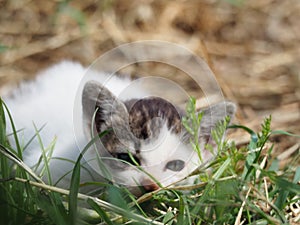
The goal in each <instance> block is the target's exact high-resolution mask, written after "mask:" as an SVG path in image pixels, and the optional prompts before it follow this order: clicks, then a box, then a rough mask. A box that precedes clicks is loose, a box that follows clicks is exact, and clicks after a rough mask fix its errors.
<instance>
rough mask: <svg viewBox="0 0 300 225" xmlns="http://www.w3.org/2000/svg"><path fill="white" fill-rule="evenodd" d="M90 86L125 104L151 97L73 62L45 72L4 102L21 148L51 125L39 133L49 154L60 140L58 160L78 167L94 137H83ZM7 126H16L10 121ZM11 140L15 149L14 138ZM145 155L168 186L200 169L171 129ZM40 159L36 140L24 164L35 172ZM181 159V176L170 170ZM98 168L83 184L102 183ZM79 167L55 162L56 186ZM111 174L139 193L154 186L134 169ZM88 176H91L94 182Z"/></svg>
mask: <svg viewBox="0 0 300 225" xmlns="http://www.w3.org/2000/svg"><path fill="white" fill-rule="evenodd" d="M89 80H95V81H97V82H99V83H102V84H104V85H105V87H106V88H107V89H109V90H110V91H111V92H112V93H113V94H114V95H115V96H117V97H118V98H119V99H121V100H126V99H131V98H141V97H145V96H147V92H146V91H144V90H141V88H140V86H139V83H138V81H131V80H130V79H128V78H120V77H117V76H110V75H109V74H105V73H101V72H96V71H93V70H91V69H89V70H87V69H85V68H84V67H82V66H81V65H80V64H78V63H74V62H69V61H65V62H62V63H60V64H57V65H54V66H52V67H50V68H49V69H47V70H45V71H43V72H41V73H40V74H39V75H38V76H37V79H36V80H34V81H31V82H27V83H22V84H21V86H20V88H18V89H16V90H15V91H14V92H13V93H11V94H10V95H6V96H3V98H4V101H5V103H6V104H7V105H8V107H9V109H10V111H11V114H12V116H13V120H14V123H15V125H16V127H17V129H21V130H20V131H19V132H18V136H19V138H20V139H21V140H22V141H21V145H22V146H25V145H26V144H27V141H29V140H30V139H31V138H32V137H33V136H34V135H35V134H36V129H35V127H34V125H35V126H36V128H37V129H39V128H41V127H42V126H43V125H45V124H46V126H45V127H44V128H43V129H42V131H40V133H39V134H40V136H41V139H42V143H43V146H44V148H47V147H48V146H49V145H50V144H51V142H52V141H53V140H54V138H56V144H55V148H54V153H53V157H60V158H67V159H68V160H71V161H73V162H75V161H76V159H77V157H78V155H79V152H80V151H81V150H82V149H83V148H84V146H85V145H86V144H87V143H88V141H89V140H88V139H87V137H88V136H89V135H86V134H84V131H83V130H84V129H83V124H82V104H81V96H82V92H83V86H84V84H85V83H86V82H87V81H89ZM7 124H8V125H10V122H9V120H8V119H7ZM8 129H9V132H11V131H12V129H11V127H10V126H9V128H8ZM75 134H76V135H75ZM10 140H11V143H12V145H14V140H13V138H10ZM132 147H133V146H132ZM202 147H203V146H202ZM140 151H141V159H142V160H143V161H142V168H143V169H144V170H145V171H146V172H147V173H150V174H152V175H153V176H154V177H155V178H156V180H158V181H160V183H161V184H162V185H163V186H166V185H170V184H172V183H173V182H175V181H178V180H180V179H182V178H184V177H185V176H187V175H188V174H189V173H191V172H192V171H193V170H195V169H196V168H197V166H198V165H199V159H198V157H197V154H196V153H195V152H194V151H193V150H192V148H191V146H190V145H189V144H184V143H182V142H181V141H180V138H179V137H178V136H176V135H175V134H172V133H171V132H170V131H169V130H168V128H167V126H166V125H165V126H164V127H163V129H162V130H161V132H160V135H159V138H158V140H156V141H155V142H151V143H148V142H146V141H145V142H142V146H141V149H140ZM40 155H41V146H40V143H39V141H38V138H35V139H34V141H33V142H32V143H31V144H30V145H29V146H28V148H27V149H26V150H25V151H24V161H25V163H27V164H28V165H29V166H33V165H35V164H36V163H37V161H38V159H39V157H40ZM210 158H211V155H209V154H208V155H207V156H205V161H207V160H208V159H210ZM176 159H180V160H183V161H185V162H186V164H185V167H184V169H183V170H181V171H180V172H176V171H171V170H169V169H166V167H165V165H166V163H167V162H168V161H171V160H176ZM95 162H96V161H94V162H90V163H91V166H90V165H87V164H85V165H84V166H85V167H86V169H87V170H89V171H86V170H84V169H83V170H82V174H81V181H82V182H84V181H90V180H92V179H96V180H97V181H100V180H102V178H101V177H100V176H99V175H98V174H97V173H95V172H94V171H93V169H92V168H91V167H93V168H95V167H97V165H96V164H95ZM93 163H94V164H93ZM73 166H74V164H73V163H72V162H68V161H63V160H59V159H53V160H51V163H50V170H51V175H52V179H53V181H54V182H56V181H58V180H59V178H60V177H62V176H63V175H65V174H66V173H67V172H70V171H72V169H73ZM109 169H110V172H111V174H112V175H113V177H114V181H116V182H120V183H122V184H124V185H125V186H127V187H129V188H130V189H131V190H132V191H133V192H135V193H137V192H138V191H137V190H138V189H137V188H136V187H132V186H135V185H139V184H144V183H145V181H146V180H149V176H148V175H146V174H145V173H143V172H141V171H139V170H138V169H137V168H136V167H134V166H132V167H131V168H129V169H116V168H115V169H113V168H109ZM88 172H91V175H92V176H93V178H92V177H91V176H90V173H88ZM69 182H70V176H66V177H65V178H64V179H63V180H61V182H60V183H59V185H60V186H62V187H66V188H67V187H68V186H69Z"/></svg>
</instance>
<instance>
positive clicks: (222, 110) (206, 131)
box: [199, 101, 236, 145]
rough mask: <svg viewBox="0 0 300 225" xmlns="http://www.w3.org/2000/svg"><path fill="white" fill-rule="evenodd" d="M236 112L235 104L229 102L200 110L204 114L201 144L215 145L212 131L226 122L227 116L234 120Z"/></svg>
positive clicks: (201, 126) (200, 132)
mask: <svg viewBox="0 0 300 225" xmlns="http://www.w3.org/2000/svg"><path fill="white" fill-rule="evenodd" d="M235 111H236V106H235V104H234V103H232V102H228V101H224V102H220V103H217V104H215V105H212V106H210V107H208V108H205V109H203V110H200V111H199V113H202V114H203V116H202V120H201V122H200V131H199V142H200V143H203V142H204V144H208V143H209V144H212V145H214V141H213V139H212V137H211V134H212V130H214V129H215V128H216V125H217V124H218V123H219V122H221V121H224V119H225V117H226V116H229V117H230V120H232V118H233V117H234V114H235Z"/></svg>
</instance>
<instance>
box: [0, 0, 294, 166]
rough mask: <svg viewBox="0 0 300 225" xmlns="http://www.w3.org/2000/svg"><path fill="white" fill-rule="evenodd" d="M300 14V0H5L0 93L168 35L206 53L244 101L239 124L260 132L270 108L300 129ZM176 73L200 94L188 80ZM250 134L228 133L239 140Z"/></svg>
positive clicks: (287, 143) (286, 126) (276, 124)
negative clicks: (69, 62) (70, 62)
mask: <svg viewBox="0 0 300 225" xmlns="http://www.w3.org/2000/svg"><path fill="white" fill-rule="evenodd" d="M229 2H232V3H229ZM299 21H300V2H299V1H298V0H287V1H281V0H251V1H246V0H245V1H242V0H236V1H233V0H232V1H229V0H227V1H226V0H221V1H216V0H202V1H195V0H190V1H158V0H152V1H150V0H144V1H129V0H124V1H113V0H105V1H94V0H85V1H79V0H74V1H54V0H53V1H38V0H30V1H28V0H26V1H12V0H6V1H5V0H2V1H0V52H1V53H0V85H1V86H2V91H4V90H5V89H4V88H3V85H4V84H6V85H5V87H8V86H10V85H11V84H14V83H16V82H19V81H20V80H23V79H29V78H32V77H33V76H34V74H35V73H36V72H37V71H38V70H40V69H42V68H45V67H46V66H48V65H50V64H52V63H55V62H58V61H60V60H62V59H66V58H67V59H74V60H78V61H80V62H82V63H83V64H85V65H88V64H90V63H91V62H92V61H93V60H94V59H96V58H97V57H98V56H100V55H101V54H103V53H104V52H106V51H108V50H110V49H111V48H113V47H115V46H118V45H119V44H122V43H127V42H132V41H138V40H153V39H154V40H166V41H171V42H175V43H179V44H181V45H183V46H186V47H187V48H189V49H190V50H192V51H193V52H195V53H196V54H198V55H200V56H202V57H204V58H205V60H206V61H207V62H208V64H209V65H210V66H211V68H212V69H213V70H214V72H215V74H216V77H217V80H218V82H219V83H220V86H221V87H222V88H223V91H224V94H225V96H226V97H227V98H229V99H231V100H233V101H235V102H236V103H237V104H238V105H239V111H238V115H237V122H240V123H242V124H244V125H246V126H248V127H250V128H252V129H254V130H257V128H258V127H259V124H260V123H261V121H262V120H263V118H264V117H265V116H267V115H269V114H273V123H272V126H273V129H282V130H286V131H289V132H294V133H298V134H299V133H300V126H299V125H300V33H299V26H300V22H299ZM150 67H151V71H155V72H157V73H159V71H162V70H161V68H160V67H159V66H158V67H157V66H153V65H152V64H145V65H141V66H139V67H134V68H133V69H132V71H131V73H133V74H135V73H144V74H145V73H147V71H149V68H150ZM163 72H165V71H163ZM171 72H172V73H173V72H174V71H171ZM173 77H174V79H177V81H178V82H180V83H181V84H182V85H183V86H184V87H185V88H187V89H190V93H191V94H193V95H195V96H199V95H198V91H197V89H195V88H194V87H193V85H192V83H191V82H188V81H186V80H185V79H183V78H182V77H181V76H180V74H179V75H177V76H175V75H174V76H173ZM0 93H1V92H0ZM245 135H246V134H244V133H233V134H231V138H233V139H235V140H236V142H237V143H238V144H241V145H242V144H245V143H244V140H245ZM273 141H274V142H277V143H278V144H277V145H276V151H275V152H277V154H278V155H279V154H281V153H282V152H288V153H289V154H287V153H285V155H284V157H282V162H283V163H288V162H289V158H290V157H291V156H292V155H293V154H295V152H297V150H299V139H295V138H292V137H284V136H281V135H278V136H276V137H275V138H274V139H273ZM288 149H289V150H290V149H292V150H293V151H291V150H290V151H287V150H288Z"/></svg>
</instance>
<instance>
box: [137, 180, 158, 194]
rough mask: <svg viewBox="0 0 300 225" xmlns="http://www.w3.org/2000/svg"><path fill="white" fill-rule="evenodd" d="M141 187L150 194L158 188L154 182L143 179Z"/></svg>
mask: <svg viewBox="0 0 300 225" xmlns="http://www.w3.org/2000/svg"><path fill="white" fill-rule="evenodd" d="M141 185H142V186H143V187H144V189H145V191H146V192H151V191H155V190H157V189H159V186H158V185H157V183H155V182H154V181H152V180H150V179H144V180H143V181H142V182H141Z"/></svg>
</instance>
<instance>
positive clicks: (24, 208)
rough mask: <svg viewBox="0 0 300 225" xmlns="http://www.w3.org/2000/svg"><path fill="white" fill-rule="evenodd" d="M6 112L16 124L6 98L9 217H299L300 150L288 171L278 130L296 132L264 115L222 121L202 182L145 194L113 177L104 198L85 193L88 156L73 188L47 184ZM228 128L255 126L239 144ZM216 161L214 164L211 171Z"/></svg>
mask: <svg viewBox="0 0 300 225" xmlns="http://www.w3.org/2000/svg"><path fill="white" fill-rule="evenodd" d="M193 104H194V103H193V101H191V103H190V109H192V110H190V111H189V115H191V116H190V119H191V118H192V120H191V121H193V120H194V121H195V122H194V123H192V124H193V126H191V132H192V131H193V129H197V127H198V125H199V124H198V122H200V120H201V116H199V117H193V113H195V108H194V106H193ZM4 111H6V112H7V114H6V115H7V116H8V118H9V120H8V121H10V123H11V124H13V120H12V118H11V117H10V115H9V112H8V110H7V109H6V106H5V105H4V103H2V102H1V101H0V169H1V171H0V218H1V223H2V224H168V225H172V224H180V225H181V224H193V225H196V224H197V225H198V224H289V223H290V221H292V219H293V218H295V217H296V216H294V217H292V216H290V217H288V213H289V212H290V206H291V205H293V204H294V205H295V204H296V203H297V202H298V204H299V201H300V197H299V195H300V186H299V181H300V166H299V160H300V156H299V150H298V154H296V155H295V157H294V159H293V161H292V162H291V163H290V164H289V165H287V166H286V167H285V168H283V169H281V170H280V168H279V166H278V160H277V159H276V158H273V149H274V146H273V144H272V143H271V142H270V141H269V140H270V136H272V135H275V134H277V135H278V134H281V135H292V134H289V133H287V132H284V131H272V130H271V117H269V118H266V119H265V120H264V121H263V123H262V127H261V130H260V131H259V132H254V131H252V130H251V129H249V128H247V127H245V126H241V125H232V126H229V127H228V121H224V122H223V123H220V124H219V126H218V128H217V129H216V130H215V131H214V134H213V136H214V139H215V140H216V142H217V143H218V154H217V156H216V158H215V159H214V160H213V161H211V162H210V163H209V164H207V165H206V166H205V167H203V169H201V170H200V171H197V172H196V173H195V174H194V175H196V176H197V177H198V179H201V180H202V182H201V183H196V184H194V185H190V186H176V187H167V188H162V189H160V190H158V191H155V192H152V193H148V194H145V195H143V196H141V197H140V198H138V199H137V198H136V197H135V196H133V195H132V194H130V192H129V191H128V190H127V189H126V188H124V187H118V186H112V185H109V184H107V185H106V188H105V189H104V190H105V191H104V192H103V193H102V195H101V198H95V197H93V196H88V195H83V194H80V193H78V190H79V174H80V170H81V169H82V168H81V166H80V158H79V159H78V160H77V162H76V163H75V164H74V170H73V173H72V181H71V185H70V187H71V189H70V190H64V189H60V188H57V187H55V186H52V185H47V184H45V183H44V182H43V181H42V180H41V179H40V178H39V176H38V175H36V174H35V171H34V170H31V169H30V168H28V167H27V166H26V165H25V164H24V163H23V162H22V160H21V159H22V152H23V151H24V147H22V146H20V144H19V140H18V137H17V130H16V129H15V128H14V126H13V131H14V132H13V134H12V135H13V138H11V139H10V140H13V141H14V142H15V145H14V146H17V147H16V149H13V148H12V147H11V146H10V144H9V143H8V141H7V135H8V134H7V133H6V124H5V121H6V120H5V118H4ZM187 119H189V118H187ZM226 128H229V129H243V130H245V132H248V133H249V144H248V145H247V146H244V147H240V148H237V147H236V145H235V143H229V142H226V141H225V142H221V141H220V140H219V139H220V137H221V136H222V134H223V132H224V131H225V129H226ZM38 134H39V130H37V135H36V136H35V137H33V138H40V137H39V135H38ZM30 141H32V139H31V140H28V142H30ZM40 144H41V148H42V149H44V150H45V154H43V157H42V158H41V160H43V161H44V162H47V160H48V158H49V157H50V156H51V151H52V150H53V148H52V147H53V146H54V143H53V146H50V147H49V148H44V147H43V146H42V140H40ZM90 144H92V143H90ZM194 144H195V147H194V148H195V150H197V148H198V147H197V143H194ZM25 147H26V145H25ZM80 157H82V156H80ZM46 167H47V166H46ZM208 167H209V168H211V169H210V170H206V168H208ZM44 173H45V174H46V175H47V176H48V177H49V179H50V180H51V171H48V170H47V168H45V170H44ZM48 173H49V174H48ZM294 222H295V223H296V221H294ZM298 223H299V221H298Z"/></svg>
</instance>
